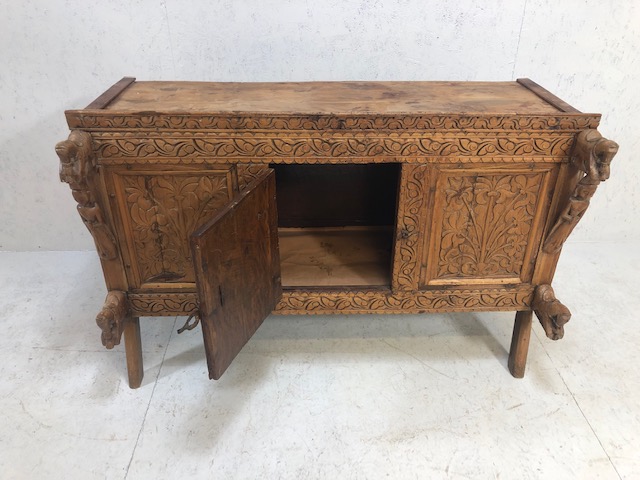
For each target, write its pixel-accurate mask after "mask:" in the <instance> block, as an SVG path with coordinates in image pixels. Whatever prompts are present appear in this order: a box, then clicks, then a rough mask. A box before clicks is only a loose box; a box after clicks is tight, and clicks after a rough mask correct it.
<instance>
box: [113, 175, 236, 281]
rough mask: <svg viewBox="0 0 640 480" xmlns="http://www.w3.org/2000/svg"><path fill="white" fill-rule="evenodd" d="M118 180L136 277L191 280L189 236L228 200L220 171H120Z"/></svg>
mask: <svg viewBox="0 0 640 480" xmlns="http://www.w3.org/2000/svg"><path fill="white" fill-rule="evenodd" d="M122 182H123V185H124V188H125V193H126V202H127V208H128V210H129V215H128V216H129V221H130V222H131V229H132V232H133V235H132V236H133V242H134V249H135V254H134V256H135V260H136V261H137V265H138V270H139V272H140V277H141V278H140V281H141V282H142V283H144V282H153V281H164V282H171V281H181V282H193V281H195V280H194V274H193V267H192V263H191V253H190V249H189V236H190V235H191V233H192V232H193V231H194V230H195V229H196V228H197V227H198V226H200V225H201V224H202V223H204V222H205V221H206V220H207V219H209V218H210V217H211V216H212V215H213V213H214V212H215V210H217V209H218V208H221V207H223V206H224V205H225V204H226V203H227V202H228V201H229V194H230V192H229V186H228V185H227V177H226V175H220V174H211V175H202V176H200V175H198V176H196V175H194V176H184V175H125V176H123V177H122ZM125 217H126V215H125Z"/></svg>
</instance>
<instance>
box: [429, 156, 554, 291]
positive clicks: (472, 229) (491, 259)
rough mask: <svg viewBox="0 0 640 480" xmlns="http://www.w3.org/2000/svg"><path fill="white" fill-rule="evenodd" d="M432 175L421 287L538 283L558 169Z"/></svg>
mask: <svg viewBox="0 0 640 480" xmlns="http://www.w3.org/2000/svg"><path fill="white" fill-rule="evenodd" d="M431 172H432V174H431V179H430V182H431V189H430V191H431V198H430V199H429V204H430V207H431V208H429V209H428V210H429V212H430V214H429V215H428V216H427V225H426V227H427V229H428V230H429V232H430V234H429V235H425V237H426V245H425V246H424V249H423V250H424V253H423V260H422V264H421V275H420V287H421V288H430V287H437V286H457V285H460V286H463V285H465V286H466V285H468V286H472V285H480V284H484V285H491V284H494V285H513V284H521V283H527V282H530V281H531V276H532V273H533V267H534V263H535V260H536V256H537V252H538V249H539V245H540V237H541V235H542V230H543V228H544V223H545V220H546V217H547V214H548V209H549V204H550V200H551V196H552V193H553V192H552V186H553V183H554V181H555V178H556V176H557V164H556V165H554V164H535V165H530V166H529V165H500V164H498V165H494V166H492V167H488V166H487V165H483V166H482V167H481V168H474V167H469V168H463V169H461V168H451V167H447V166H438V167H434V168H433V169H432V170H431Z"/></svg>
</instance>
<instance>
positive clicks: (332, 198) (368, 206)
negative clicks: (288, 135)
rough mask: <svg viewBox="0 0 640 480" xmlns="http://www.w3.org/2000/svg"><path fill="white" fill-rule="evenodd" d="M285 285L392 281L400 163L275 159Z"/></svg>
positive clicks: (282, 269) (283, 283)
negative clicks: (296, 162)
mask: <svg viewBox="0 0 640 480" xmlns="http://www.w3.org/2000/svg"><path fill="white" fill-rule="evenodd" d="M271 167H272V168H273V169H274V170H275V173H276V192H277V202H278V234H279V244H280V263H281V272H282V285H283V287H326V286H365V285H370V286H390V284H391V263H392V251H393V238H394V225H395V219H396V203H397V196H398V180H399V174H400V165H399V164H392V163H385V164H358V165H328V164H327V165H271Z"/></svg>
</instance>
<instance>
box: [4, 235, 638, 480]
mask: <svg viewBox="0 0 640 480" xmlns="http://www.w3.org/2000/svg"><path fill="white" fill-rule="evenodd" d="M639 247H640V245H638V244H616V245H613V244H568V245H567V246H566V247H565V251H564V252H563V257H562V259H561V261H560V265H559V267H558V271H557V275H556V280H555V282H554V288H555V290H556V293H557V295H558V298H560V299H561V300H562V302H563V303H565V304H566V305H567V306H568V307H569V308H570V309H571V310H572V312H573V319H572V320H571V322H570V323H569V324H568V325H567V327H566V335H565V338H564V339H563V340H560V341H558V342H552V341H551V340H548V339H547V338H546V337H545V336H544V333H543V332H542V328H541V327H540V325H538V324H537V322H536V324H535V326H534V335H533V336H532V339H531V348H530V351H529V362H528V366H527V374H526V376H525V378H524V379H522V380H516V379H514V378H512V377H511V375H509V373H508V370H507V366H506V365H507V350H508V348H509V341H510V335H511V329H512V325H513V321H512V320H513V314H511V313H488V314H449V315H429V316H425V315H405V316H390V315H373V316H368V315H362V316H315V317H277V316H271V317H269V318H268V319H267V320H266V321H265V323H264V325H263V326H262V327H261V328H260V329H259V331H258V333H257V334H256V335H255V336H254V338H253V339H252V340H251V341H250V342H249V343H248V344H247V345H246V347H245V348H244V350H243V351H242V352H241V353H240V355H239V356H238V358H237V359H236V360H235V362H234V363H233V365H232V366H231V367H230V368H229V370H228V371H227V372H226V373H225V375H224V376H223V377H222V379H221V380H220V381H218V382H213V381H209V380H208V379H207V372H206V365H205V361H204V350H203V347H202V341H201V338H200V335H201V333H200V328H197V329H196V330H194V331H192V332H187V333H184V334H182V335H176V333H175V332H176V328H177V327H179V326H180V325H181V322H182V321H183V319H182V318H179V319H177V320H176V319H175V318H144V319H143V320H142V330H143V331H142V335H143V345H144V361H145V380H144V382H143V385H142V387H141V388H140V389H138V390H130V389H129V388H128V386H127V382H126V371H125V358H124V348H123V346H122V345H120V346H119V347H116V348H115V349H114V350H111V351H108V350H105V349H104V348H103V347H102V346H101V344H100V339H99V330H98V328H97V327H96V326H95V324H94V320H93V319H94V317H95V314H96V312H97V311H98V310H99V308H100V306H101V304H102V301H103V299H104V295H105V289H104V284H103V281H102V274H101V271H100V266H99V263H98V260H97V257H96V254H95V253H93V252H46V253H45V252H43V253H2V254H0V327H1V331H2V335H1V336H0V478H2V479H45V478H46V479H57V478H60V479H76V478H77V479H83V480H85V479H94V478H96V479H98V478H106V479H124V478H126V479H145V478H150V479H151V478H153V479H165V478H166V479H181V478H189V479H192V478H221V479H227V478H229V479H232V478H233V479H235V478H247V479H258V478H259V479H275V478H283V479H296V480H298V479H306V478H309V479H334V478H340V479H343V478H345V479H347V478H349V479H350V478H363V479H376V478H391V479H404V478H429V479H433V478H465V479H466V478H480V479H486V478H505V479H519V478H531V479H538V478H550V479H574V478H575V479H594V478H604V479H617V478H629V479H631V478H640V366H639V364H638V358H639V356H640V355H639V354H638V348H639V346H640V329H639V328H638V325H639V322H640V319H639V318H638V312H640V295H639V294H638V291H639V290H640V289H639V287H640V281H639V275H638V272H639V271H640V248H639Z"/></svg>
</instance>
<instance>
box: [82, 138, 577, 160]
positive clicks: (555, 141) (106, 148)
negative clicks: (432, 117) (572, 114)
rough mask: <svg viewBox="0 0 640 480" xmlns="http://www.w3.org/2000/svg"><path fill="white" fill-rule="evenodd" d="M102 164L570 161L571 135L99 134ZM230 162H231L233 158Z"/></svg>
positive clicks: (99, 153)
mask: <svg viewBox="0 0 640 480" xmlns="http://www.w3.org/2000/svg"><path fill="white" fill-rule="evenodd" d="M93 138H94V146H95V150H96V152H97V153H98V155H99V156H100V158H101V161H103V162H105V161H106V162H108V161H109V160H110V159H117V158H135V159H137V161H141V160H142V159H144V158H150V157H151V158H154V159H157V158H162V157H173V158H176V157H177V158H188V157H210V158H211V157H214V158H216V159H220V160H221V161H225V159H237V158H269V159H274V158H295V159H304V158H314V157H330V158H352V157H363V158H375V159H378V160H380V159H384V158H385V157H386V158H387V159H388V158H400V157H402V158H415V157H447V158H456V157H465V158H466V157H485V156H487V157H501V156H506V157H522V156H530V157H536V156H552V157H568V155H569V152H570V150H571V147H572V144H573V136H572V135H569V134H558V133H546V134H542V133H540V134H527V133H522V134H520V135H517V136H514V135H499V134H496V133H483V134H481V133H475V134H470V133H464V134H433V135H424V134H423V135H421V134H406V133H402V134H389V135H380V134H379V133H368V134H362V133H361V134H332V135H322V134H315V135H308V134H304V135H302V134H295V135H294V134H289V135H287V136H283V135H274V134H270V133H261V134H237V135H222V134H213V133H203V132H197V133H180V134H176V133H171V134H169V133H166V134H147V135H142V134H127V133H122V134H113V133H111V134H105V133H94V134H93ZM227 161H228V160H227Z"/></svg>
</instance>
